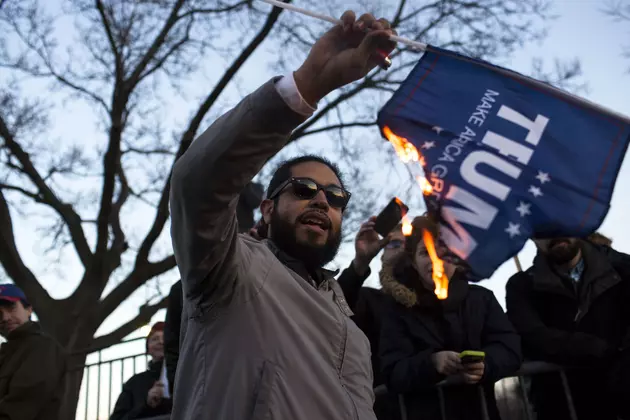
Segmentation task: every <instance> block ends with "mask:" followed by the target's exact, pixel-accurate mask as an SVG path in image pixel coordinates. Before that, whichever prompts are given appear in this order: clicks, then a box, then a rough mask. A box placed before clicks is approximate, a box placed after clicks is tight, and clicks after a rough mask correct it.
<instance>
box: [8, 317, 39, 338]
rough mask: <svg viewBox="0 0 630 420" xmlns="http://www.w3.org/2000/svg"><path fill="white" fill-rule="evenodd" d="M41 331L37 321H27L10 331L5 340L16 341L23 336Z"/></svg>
mask: <svg viewBox="0 0 630 420" xmlns="http://www.w3.org/2000/svg"><path fill="white" fill-rule="evenodd" d="M41 333H42V328H41V326H40V325H39V323H38V322H34V321H27V322H26V323H25V324H23V325H20V326H19V327H17V328H16V329H15V330H13V331H11V332H10V333H9V334H8V335H7V341H8V342H9V341H18V340H21V339H22V338H24V337H28V336H31V335H38V334H41Z"/></svg>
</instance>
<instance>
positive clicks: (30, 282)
mask: <svg viewBox="0 0 630 420" xmlns="http://www.w3.org/2000/svg"><path fill="white" fill-rule="evenodd" d="M0 263H2V266H3V267H4V271H6V273H7V274H8V275H9V277H11V279H13V281H14V282H15V284H16V285H18V286H19V287H20V288H21V289H22V290H23V291H24V293H25V294H26V296H28V298H29V301H30V303H31V304H32V305H33V306H34V307H35V312H37V310H38V308H41V307H45V306H48V305H50V303H51V302H52V299H51V297H50V295H49V294H48V292H46V290H45V289H44V288H43V287H42V285H41V284H40V283H39V282H38V281H37V278H36V277H35V275H34V274H33V272H32V271H31V270H30V269H29V268H28V267H27V266H26V264H24V261H22V257H20V253H19V252H18V250H17V246H16V244H15V236H14V233H13V220H12V219H11V213H10V211H9V203H7V200H6V199H5V197H4V194H3V193H2V190H1V189H0Z"/></svg>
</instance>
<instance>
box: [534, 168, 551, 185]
mask: <svg viewBox="0 0 630 420" xmlns="http://www.w3.org/2000/svg"><path fill="white" fill-rule="evenodd" d="M536 179H537V180H539V181H540V183H541V184H543V185H544V184H545V182H549V181H551V178H549V174H548V173H547V172H543V171H538V175H536Z"/></svg>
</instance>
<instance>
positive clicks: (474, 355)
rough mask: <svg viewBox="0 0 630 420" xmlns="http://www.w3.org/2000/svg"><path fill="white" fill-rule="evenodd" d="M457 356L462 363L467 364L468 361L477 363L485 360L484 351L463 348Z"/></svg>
mask: <svg viewBox="0 0 630 420" xmlns="http://www.w3.org/2000/svg"><path fill="white" fill-rule="evenodd" d="M459 358H460V359H461V361H462V363H463V364H464V365H467V364H470V363H479V362H483V361H484V360H485V358H486V353H484V352H482V351H475V350H465V351H463V352H461V353H460V354H459Z"/></svg>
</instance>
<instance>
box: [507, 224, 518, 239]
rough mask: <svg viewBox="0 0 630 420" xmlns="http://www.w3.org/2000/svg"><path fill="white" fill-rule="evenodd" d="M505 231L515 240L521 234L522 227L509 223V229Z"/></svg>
mask: <svg viewBox="0 0 630 420" xmlns="http://www.w3.org/2000/svg"><path fill="white" fill-rule="evenodd" d="M505 231H506V232H507V233H508V234H509V235H510V238H513V237H515V236H517V235H520V234H521V225H519V224H518V223H512V222H510V223H508V227H507V228H506V229H505Z"/></svg>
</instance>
